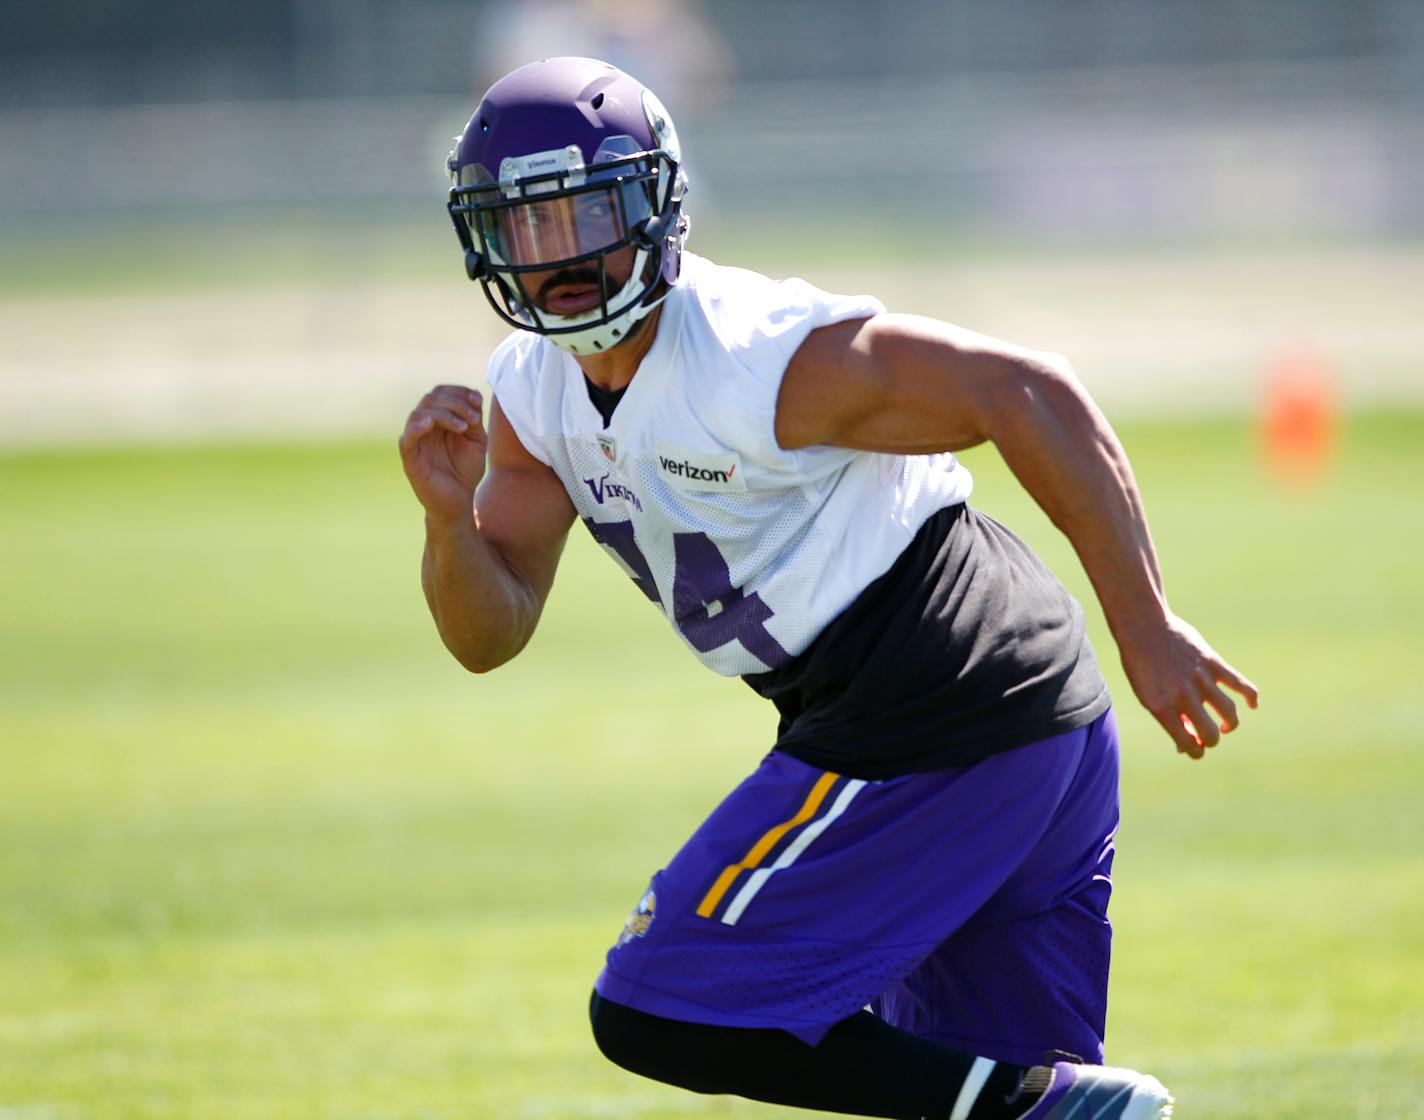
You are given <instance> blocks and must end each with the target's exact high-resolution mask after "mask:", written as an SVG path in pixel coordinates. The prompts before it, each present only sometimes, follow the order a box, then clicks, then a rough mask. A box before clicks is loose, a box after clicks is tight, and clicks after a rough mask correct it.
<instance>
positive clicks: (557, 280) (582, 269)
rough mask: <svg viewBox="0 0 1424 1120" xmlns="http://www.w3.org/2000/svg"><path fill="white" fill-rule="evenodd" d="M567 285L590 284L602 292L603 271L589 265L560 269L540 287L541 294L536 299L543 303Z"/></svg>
mask: <svg viewBox="0 0 1424 1120" xmlns="http://www.w3.org/2000/svg"><path fill="white" fill-rule="evenodd" d="M565 284H569V285H579V284H588V285H590V286H592V287H594V288H597V289H598V290H599V291H600V292H601V291H602V290H603V272H602V270H601V269H597V268H591V267H589V266H588V265H580V266H578V267H576V268H563V269H560V270H559V271H558V272H556V273H554V275H553V276H551V277H549V279H547V280H545V281H544V282H543V283H542V284H540V285H539V292H538V294H537V295H536V297H535V299H536V300H537V301H538V302H541V303H542V302H544V301H545V300H547V299H548V298H549V296H550V295H552V294H553V291H554V289H555V288H559V287H563V286H564V285H565Z"/></svg>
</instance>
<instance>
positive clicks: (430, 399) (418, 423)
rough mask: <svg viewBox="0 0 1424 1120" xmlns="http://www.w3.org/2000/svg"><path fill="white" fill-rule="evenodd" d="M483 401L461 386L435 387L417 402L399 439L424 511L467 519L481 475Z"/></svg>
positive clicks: (445, 518) (443, 517)
mask: <svg viewBox="0 0 1424 1120" xmlns="http://www.w3.org/2000/svg"><path fill="white" fill-rule="evenodd" d="M483 403H484V402H483V401H482V399H481V397H480V394H479V393H477V392H476V391H475V390H474V389H467V388H465V387H464V386H463V385H437V386H436V387H435V388H434V389H431V390H430V392H428V393H426V394H425V396H423V397H422V398H421V399H420V403H419V404H418V405H416V406H415V410H414V411H413V412H411V414H410V416H409V418H408V419H407V420H406V422H405V430H404V431H403V432H401V437H400V455H401V463H402V464H403V465H404V467H405V476H406V478H407V479H409V480H410V487H411V489H412V490H414V491H415V496H416V497H417V498H419V499H420V504H421V505H423V506H424V507H425V510H426V513H428V514H429V515H430V516H432V517H435V518H438V519H440V520H442V521H458V520H460V519H464V520H469V519H470V518H471V517H472V516H473V515H472V510H473V509H474V500H475V487H477V486H478V485H479V484H480V479H482V478H484V476H485V449H486V447H487V445H488V443H489V437H488V436H487V435H486V434H485V426H484V419H483Z"/></svg>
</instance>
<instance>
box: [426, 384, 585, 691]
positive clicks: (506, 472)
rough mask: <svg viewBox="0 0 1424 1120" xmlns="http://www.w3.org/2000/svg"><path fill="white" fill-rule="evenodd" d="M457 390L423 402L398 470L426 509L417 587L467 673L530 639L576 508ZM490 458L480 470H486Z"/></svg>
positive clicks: (444, 389)
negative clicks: (487, 427) (485, 421)
mask: <svg viewBox="0 0 1424 1120" xmlns="http://www.w3.org/2000/svg"><path fill="white" fill-rule="evenodd" d="M482 405H483V402H482V399H481V396H480V394H479V393H478V392H476V391H475V390H473V389H467V388H465V387H464V386H461V385H438V386H436V387H435V388H434V389H432V390H431V391H430V392H429V393H427V394H426V395H425V396H424V397H422V398H421V401H420V403H419V404H418V405H417V406H416V407H415V409H414V410H413V411H412V412H411V414H410V416H409V418H408V419H407V420H406V425H405V430H404V431H403V432H402V433H401V437H400V453H401V462H402V464H403V465H404V467H405V474H406V478H407V479H408V480H409V481H410V485H411V489H412V490H414V491H415V496H416V497H417V498H418V499H419V500H420V504H421V505H422V506H424V507H425V557H424V560H423V561H422V563H421V572H420V578H421V585H422V586H423V588H424V589H425V600H426V602H427V603H428V604H429V605H430V613H431V615H432V616H433V617H434V619H435V626H436V628H437V629H438V630H439V631H440V638H441V640H442V641H443V642H444V643H445V646H446V648H447V649H449V650H450V652H451V653H452V654H454V655H455V659H456V660H457V661H459V662H460V664H461V665H463V666H464V667H465V668H466V669H469V670H470V672H472V673H485V672H488V671H489V670H490V669H495V668H498V667H499V666H500V665H503V664H504V663H505V662H506V661H508V660H509V659H510V658H512V657H514V656H515V654H517V653H518V652H519V651H520V650H522V649H523V648H524V647H525V645H526V644H528V642H529V639H530V637H531V636H532V635H533V633H534V627H535V626H536V625H537V624H538V622H539V615H540V613H541V612H542V611H543V609H544V602H545V600H547V599H548V597H549V589H550V588H551V587H552V586H553V584H554V572H555V570H556V569H557V568H558V565H559V556H560V554H561V553H562V552H563V549H564V541H565V540H566V539H567V538H568V532H569V526H570V525H572V524H573V520H574V507H573V503H571V502H570V501H569V496H568V493H567V492H566V491H565V490H564V487H563V483H561V482H560V481H559V479H558V476H557V475H555V474H554V472H553V471H551V470H550V469H549V468H548V467H547V466H545V465H544V464H543V463H541V462H540V461H539V460H538V459H536V458H534V456H533V455H531V454H530V453H529V452H528V450H526V449H525V447H524V445H523V444H522V443H520V441H519V437H518V436H517V435H515V433H514V429H513V428H511V427H510V425H509V421H508V420H506V419H505V417H504V414H503V412H501V411H500V407H499V402H498V401H495V402H493V404H492V407H491V409H490V425H489V431H488V433H486V431H485V427H484V424H483V422H482ZM486 453H488V468H486Z"/></svg>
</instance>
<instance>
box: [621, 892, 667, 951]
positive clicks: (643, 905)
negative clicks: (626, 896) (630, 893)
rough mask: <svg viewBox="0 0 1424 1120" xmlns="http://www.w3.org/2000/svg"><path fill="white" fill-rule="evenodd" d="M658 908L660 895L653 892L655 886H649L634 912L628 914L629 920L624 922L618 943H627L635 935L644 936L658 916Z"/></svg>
mask: <svg viewBox="0 0 1424 1120" xmlns="http://www.w3.org/2000/svg"><path fill="white" fill-rule="evenodd" d="M657 908H658V896H657V895H656V894H654V893H653V888H652V887H649V888H648V889H647V890H646V891H645V892H644V893H643V897H642V898H640V899H639V900H638V905H637V906H636V907H634V909H633V912H632V913H631V914H629V915H628V920H627V922H625V923H624V924H623V932H622V933H620V934H619V935H618V944H619V945H626V944H628V942H630V941H632V940H633V939H634V938H635V937H642V936H644V935H645V934H646V933H647V932H648V927H650V926H651V925H652V924H653V919H654V918H655V917H656V916H657Z"/></svg>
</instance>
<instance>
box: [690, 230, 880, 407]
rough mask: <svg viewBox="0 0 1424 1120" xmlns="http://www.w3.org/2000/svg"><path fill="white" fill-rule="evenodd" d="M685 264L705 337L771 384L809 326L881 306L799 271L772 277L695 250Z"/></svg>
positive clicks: (860, 314)
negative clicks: (817, 282)
mask: <svg viewBox="0 0 1424 1120" xmlns="http://www.w3.org/2000/svg"><path fill="white" fill-rule="evenodd" d="M688 265H689V267H688V268H687V271H686V279H687V291H686V293H685V296H684V298H685V299H686V300H687V302H688V304H689V305H690V306H691V307H692V308H695V310H696V312H697V315H696V319H697V320H700V321H701V322H702V323H703V324H705V329H706V332H707V335H708V337H707V339H706V341H708V342H712V343H715V344H716V345H717V346H718V347H719V348H720V349H722V350H725V351H726V352H727V353H728V354H729V355H731V356H732V357H734V358H736V359H737V360H738V361H739V362H740V363H741V364H742V365H743V366H745V367H746V368H747V369H748V370H749V371H751V372H752V373H754V374H757V375H759V376H761V377H764V378H766V379H767V380H769V381H770V382H771V383H773V384H774V383H776V382H779V381H780V379H781V375H782V374H783V373H784V372H785V369H786V365H787V363H788V362H789V361H790V360H791V358H792V357H793V356H794V355H795V353H796V352H797V350H798V349H799V348H800V347H801V345H802V343H804V342H805V341H806V338H807V336H808V335H810V334H811V332H812V331H815V330H817V329H819V328H821V327H825V326H828V325H830V324H832V323H838V322H844V321H846V320H851V319H864V318H867V317H869V316H872V315H876V314H879V313H880V312H883V311H884V310H885V307H884V305H883V304H882V303H881V302H880V301H879V300H878V299H876V298H875V297H874V296H869V295H837V294H834V293H831V292H827V291H824V290H822V289H821V288H818V287H816V286H815V285H814V284H812V283H810V282H809V281H806V280H803V279H801V278H800V277H798V276H793V277H789V278H787V279H782V280H774V279H771V278H770V277H767V276H764V275H762V274H761V273H759V272H753V271H751V270H750V269H745V268H733V267H729V266H726V265H719V264H714V263H713V262H711V261H709V260H706V259H704V258H701V257H695V256H692V257H690V259H689V260H688Z"/></svg>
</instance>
